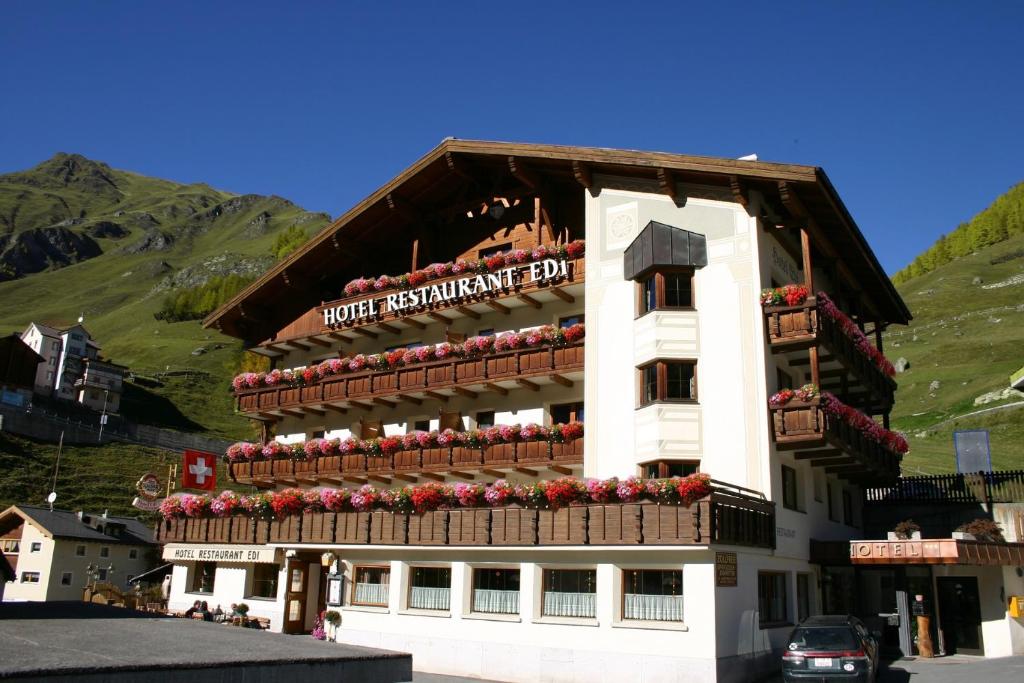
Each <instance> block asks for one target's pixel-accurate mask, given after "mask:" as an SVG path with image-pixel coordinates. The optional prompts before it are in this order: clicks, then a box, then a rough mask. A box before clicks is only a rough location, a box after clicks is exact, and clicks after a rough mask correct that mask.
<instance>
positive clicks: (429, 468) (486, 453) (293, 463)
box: [228, 439, 583, 488]
mask: <svg viewBox="0 0 1024 683" xmlns="http://www.w3.org/2000/svg"><path fill="white" fill-rule="evenodd" d="M582 464H583V439H576V440H574V441H570V442H568V443H548V442H547V441H524V442H519V443H506V444H497V445H494V446H487V447H485V448H467V447H465V446H454V447H452V446H448V447H443V448H420V449H416V450H411V451H398V452H397V453H392V454H390V455H363V454H352V455H332V456H322V457H319V458H315V459H312V460H291V459H287V460H285V459H282V460H259V461H256V462H235V463H229V464H228V474H229V476H230V477H231V479H232V480H233V481H235V482H237V483H239V484H251V485H253V486H258V487H260V488H273V487H275V486H277V485H278V484H282V485H285V486H295V485H297V484H318V483H319V484H340V483H343V482H344V481H349V482H352V481H355V483H358V482H359V480H365V479H367V478H372V479H376V480H381V479H386V480H387V479H390V478H392V477H394V478H399V479H401V478H409V477H415V476H416V475H417V474H422V473H427V475H435V476H439V475H444V474H453V476H458V475H459V474H465V473H467V472H468V471H472V470H482V469H501V468H505V469H508V468H520V467H528V466H532V467H540V466H548V467H549V468H556V471H558V469H557V468H563V467H569V466H571V465H582Z"/></svg>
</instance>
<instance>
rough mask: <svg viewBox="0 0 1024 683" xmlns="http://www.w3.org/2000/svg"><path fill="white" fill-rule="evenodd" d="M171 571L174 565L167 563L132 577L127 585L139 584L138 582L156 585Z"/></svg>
mask: <svg viewBox="0 0 1024 683" xmlns="http://www.w3.org/2000/svg"><path fill="white" fill-rule="evenodd" d="M173 569H174V565H173V564H171V563H170V562H168V563H167V564H162V565H160V566H159V567H156V568H154V569H150V570H148V571H144V572H142V573H141V574H139V575H138V576H133V577H132V578H130V579H128V583H139V582H140V581H145V582H146V583H156V582H158V581H163V580H164V577H165V576H167V575H168V574H170V573H171V571H172V570H173Z"/></svg>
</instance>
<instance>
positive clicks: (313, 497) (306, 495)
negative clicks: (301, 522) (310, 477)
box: [302, 489, 327, 512]
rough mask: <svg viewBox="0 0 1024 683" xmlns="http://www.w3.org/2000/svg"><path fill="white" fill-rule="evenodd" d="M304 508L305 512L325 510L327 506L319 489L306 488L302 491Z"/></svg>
mask: <svg viewBox="0 0 1024 683" xmlns="http://www.w3.org/2000/svg"><path fill="white" fill-rule="evenodd" d="M302 509H303V511H305V512H323V511H324V510H325V509H327V508H326V506H325V505H324V501H323V498H322V497H321V496H320V492H319V491H317V490H316V489H306V490H304V491H303V492H302Z"/></svg>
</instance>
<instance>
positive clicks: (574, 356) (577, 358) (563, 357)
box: [552, 344, 583, 370]
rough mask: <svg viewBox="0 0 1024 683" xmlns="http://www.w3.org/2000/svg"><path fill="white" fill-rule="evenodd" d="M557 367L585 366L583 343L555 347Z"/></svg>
mask: <svg viewBox="0 0 1024 683" xmlns="http://www.w3.org/2000/svg"><path fill="white" fill-rule="evenodd" d="M552 355H553V356H554V364H555V369H556V370H557V369H560V368H569V367H583V344H574V345H573V346H562V347H558V348H556V349H554V352H553V354H552Z"/></svg>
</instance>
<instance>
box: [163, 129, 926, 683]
mask: <svg viewBox="0 0 1024 683" xmlns="http://www.w3.org/2000/svg"><path fill="white" fill-rule="evenodd" d="M787 286H791V287H789V288H788V289H787ZM776 288H779V289H780V291H785V292H787V293H789V294H790V296H788V298H787V297H786V296H784V295H783V294H779V295H778V299H777V300H776V294H775V293H774V292H775V289H776ZM762 290H770V291H769V292H768V294H764V293H763V291H762ZM793 290H796V292H795V294H794V293H793ZM800 291H803V295H802V296H798V295H799V293H800ZM909 317H910V314H909V312H908V311H907V309H906V306H905V305H904V303H903V302H902V300H901V299H900V297H899V295H898V294H897V293H896V291H895V290H894V289H893V287H892V285H891V283H890V282H889V280H888V278H887V277H886V275H885V273H884V272H883V271H882V269H881V267H880V266H879V265H878V262H877V260H876V259H875V257H874V255H873V254H872V252H871V249H870V247H869V246H868V245H867V243H866V241H865V240H864V237H863V236H862V235H861V233H860V231H859V229H858V228H857V226H856V224H855V223H854V221H853V219H852V217H851V216H850V214H849V213H848V212H847V210H846V208H845V207H844V206H843V203H842V201H841V200H840V198H839V196H838V194H837V193H836V190H835V189H834V188H833V187H832V185H831V183H830V182H829V181H828V178H827V177H826V175H825V173H824V172H823V171H822V170H821V169H820V168H815V167H808V166H797V165H789V164H776V163H764V162H757V161H741V160H731V159H712V158H702V157H691V156H684V155H677V154H664V153H649V152H635V151H624V150H607V149H591V148H578V147H559V146H550V145H528V144H510V143H495V142H477V141H466V140H457V139H446V140H445V141H443V142H442V143H441V144H440V145H439V146H438V147H436V148H435V149H434V150H432V151H430V152H429V153H428V154H427V155H425V156H424V157H422V158H421V159H419V160H418V161H416V162H415V163H413V164H412V165H411V166H409V167H408V168H407V169H405V170H404V171H402V172H401V173H400V174H399V175H397V176H396V177H395V178H394V179H393V180H391V181H390V182H388V183H387V184H386V185H384V186H383V187H381V188H380V189H379V190H377V191H376V192H374V193H373V194H371V195H370V196H369V197H367V198H366V199H365V200H363V201H362V202H360V203H358V204H357V205H356V206H354V207H352V209H351V210H349V211H348V212H346V213H345V214H343V215H342V216H340V217H339V218H338V219H337V220H335V221H334V222H333V223H331V224H330V225H329V226H327V227H326V228H325V229H324V230H323V231H322V232H321V233H319V234H318V235H316V236H315V237H313V238H312V239H311V240H310V241H309V242H308V243H307V244H306V245H304V246H303V247H301V248H300V249H298V250H297V251H296V252H295V253H294V254H292V255H291V256H290V257H288V258H287V259H285V260H283V261H282V262H280V263H278V264H276V265H275V266H274V267H273V268H272V269H271V270H269V271H268V272H267V273H266V274H264V275H263V276H262V277H261V278H260V279H259V280H257V281H256V282H254V283H253V284H252V285H250V286H249V287H247V288H246V289H245V290H243V291H242V292H240V293H239V294H238V295H237V296H236V297H234V298H233V299H232V300H231V301H229V302H227V303H226V304H225V305H224V306H223V307H221V308H220V309H219V310H218V311H216V312H214V313H213V314H212V315H210V316H209V317H208V318H207V319H206V320H205V321H204V324H205V325H206V326H207V327H210V328H213V329H217V330H219V331H221V332H223V333H224V334H227V335H230V336H234V337H236V338H238V339H241V340H243V342H244V343H245V345H246V348H247V349H249V350H250V351H252V352H253V353H256V354H258V355H260V356H262V357H263V358H265V359H266V360H265V363H266V367H265V368H264V369H263V370H262V371H260V372H252V373H242V374H240V375H239V376H238V377H237V378H236V379H235V381H234V383H233V385H232V387H230V388H226V390H230V391H231V392H232V394H233V398H234V401H235V406H236V409H237V411H238V412H239V413H240V414H243V415H245V416H246V417H248V418H250V419H251V420H252V421H253V422H254V424H255V425H258V426H259V431H260V432H261V438H260V439H259V440H254V441H252V442H248V443H239V444H236V445H235V446H232V448H231V449H230V450H229V452H228V453H227V454H226V457H227V459H228V461H229V475H230V478H231V479H232V480H233V482H232V485H233V487H234V488H235V490H236V492H237V494H238V495H237V496H236V495H234V494H225V495H224V496H221V497H220V498H218V500H217V502H216V505H209V504H208V502H203V501H199V502H198V503H197V502H195V501H186V502H187V503H188V504H187V505H186V504H185V503H182V504H181V507H180V509H179V508H175V507H174V505H171V508H173V509H171V508H169V513H168V519H167V520H165V521H164V522H162V523H161V524H160V526H159V528H158V537H159V539H160V540H161V542H162V543H164V544H165V557H166V558H168V559H169V560H170V561H173V562H175V570H174V583H173V586H174V589H173V594H172V598H171V602H172V606H173V605H187V604H191V602H192V601H193V600H195V599H197V596H198V595H207V594H209V595H210V596H212V598H210V599H215V601H217V602H221V603H224V604H227V603H231V602H239V601H241V600H247V601H248V602H249V604H250V608H251V609H253V610H254V611H253V613H254V614H257V615H259V616H266V617H268V618H270V619H271V623H272V626H273V628H275V629H278V630H284V631H287V632H301V631H306V630H309V629H310V628H312V626H313V621H314V620H315V618H316V615H317V614H318V613H319V612H320V611H321V610H324V609H334V610H338V611H340V612H341V614H342V625H341V627H340V629H339V631H338V634H337V635H338V639H339V640H343V641H345V642H353V643H372V644H375V645H379V646H383V647H393V648H395V649H410V648H411V649H413V650H414V655H415V656H416V657H417V660H418V661H419V662H422V663H423V666H424V667H425V668H428V669H433V670H437V671H446V672H450V673H456V674H463V675H470V676H481V677H486V676H488V675H491V676H492V677H494V676H496V677H499V678H503V679H504V678H508V676H510V675H511V676H513V677H516V676H518V677H519V678H521V679H522V680H533V679H534V678H536V676H535V675H534V674H535V673H536V672H537V671H538V670H539V669H538V667H540V666H541V662H543V661H546V659H545V658H546V657H547V656H548V655H547V654H545V653H546V652H547V650H546V648H547V645H546V643H550V642H552V638H555V639H557V640H558V642H559V643H560V647H562V648H563V649H562V650H561V652H563V653H564V654H563V655H560V656H563V657H567V658H568V659H567V660H566V661H570V662H571V663H573V664H574V665H576V664H579V665H581V666H582V665H583V664H582V663H584V662H589V663H591V664H592V665H593V666H595V667H597V668H598V669H607V668H608V667H609V666H613V664H614V662H613V660H614V658H615V657H617V656H619V653H622V652H627V651H628V652H630V653H632V655H634V656H638V655H641V654H642V655H644V656H646V657H648V658H653V659H651V661H654V659H658V658H660V659H658V661H663V662H664V664H665V666H666V667H669V668H671V669H672V670H679V669H680V668H685V669H686V670H688V671H691V672H693V676H695V677H696V678H697V679H701V680H709V681H712V680H715V681H717V680H749V679H751V678H753V677H756V675H757V674H758V673H759V672H760V671H761V670H762V669H763V667H764V666H771V665H772V664H774V662H775V658H774V654H773V653H772V648H773V646H774V645H777V644H778V642H779V641H780V639H781V638H783V637H784V636H785V633H786V630H787V629H786V625H787V624H789V623H792V622H794V621H796V620H797V619H799V618H801V617H802V616H803V615H804V614H809V613H813V612H814V611H817V610H818V609H820V605H821V601H820V596H819V595H818V592H817V588H816V587H817V586H818V582H817V581H816V579H815V576H816V571H817V570H816V568H815V566H814V565H812V564H811V562H810V555H809V547H810V541H811V540H812V539H815V540H823V541H824V540H828V541H834V540H844V539H845V540H848V539H852V538H856V536H857V532H858V525H859V515H860V504H861V501H862V499H863V493H862V491H863V487H864V486H875V485H884V484H885V483H887V482H889V481H890V480H891V479H892V478H893V477H894V476H896V475H897V474H898V472H899V462H900V457H901V451H902V450H903V446H904V443H903V442H902V441H901V438H902V437H900V436H899V435H898V434H895V433H894V432H891V431H890V430H889V422H888V414H889V412H890V411H891V409H892V403H893V394H894V389H895V384H894V383H893V379H892V377H891V374H890V373H889V371H888V370H889V366H888V365H887V363H888V361H886V360H885V358H884V354H883V352H882V348H881V331H882V330H884V328H885V327H886V326H887V325H891V324H904V323H906V322H907V321H908V320H909ZM204 599H206V598H204ZM437 617H441V618H443V619H444V620H445V621H444V625H445V628H444V629H443V631H444V634H443V637H440V636H438V637H437V638H435V637H434V636H433V635H432V636H430V637H429V638H428V637H427V636H426V635H425V632H426V631H436V628H435V626H436V624H437V623H439V622H437V621H436V618H437ZM741 621H742V622H743V623H746V624H747V627H746V628H748V629H749V630H750V631H751V632H752V633H756V638H755V639H756V641H757V642H758V643H761V645H759V646H758V648H759V649H758V648H755V649H756V651H751V650H750V649H749V647H748V646H749V643H748V644H746V645H744V644H741V643H739V642H733V641H732V640H731V639H730V640H728V642H723V641H721V640H720V636H719V635H718V634H721V633H723V632H729V631H735V630H736V629H734V628H732V627H731V626H728V624H729V623H731V622H736V623H739V622H741ZM719 622H721V623H719ZM723 623H724V624H727V625H726V626H725V627H721V624H723ZM715 624H718V626H717V627H716V626H715ZM499 643H501V644H503V645H501V647H505V645H504V644H508V643H514V644H515V646H516V647H517V648H518V649H517V652H518V653H519V655H518V659H519V661H520V664H521V666H520V667H517V671H516V672H514V673H509V671H503V672H502V673H501V674H500V675H498V674H497V673H496V672H495V671H492V670H491V669H489V668H488V667H487V665H486V664H481V661H482V660H486V659H487V658H486V657H483V658H481V657H479V656H476V657H475V658H474V656H473V655H472V654H466V655H465V656H463V655H461V654H459V653H473V652H477V653H480V652H484V651H486V650H487V649H488V648H491V647H498V644H499ZM443 653H453V654H450V655H446V654H443ZM589 665H590V664H588V666H589ZM595 670H596V669H595ZM531 672H532V673H531Z"/></svg>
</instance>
